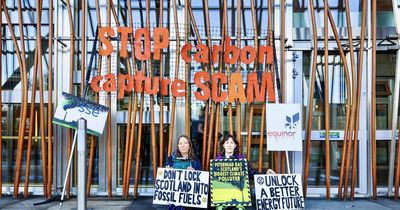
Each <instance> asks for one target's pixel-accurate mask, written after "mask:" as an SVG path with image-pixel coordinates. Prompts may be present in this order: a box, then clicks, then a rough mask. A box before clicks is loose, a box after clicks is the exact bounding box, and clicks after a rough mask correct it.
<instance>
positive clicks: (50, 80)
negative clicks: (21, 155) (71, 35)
mask: <svg viewBox="0 0 400 210" xmlns="http://www.w3.org/2000/svg"><path fill="white" fill-rule="evenodd" d="M53 29H54V27H53V0H49V55H48V56H49V64H48V74H49V77H48V80H47V84H48V102H47V151H48V153H47V159H48V160H47V162H48V165H47V194H48V196H47V197H48V198H49V197H50V196H51V194H52V184H53V122H52V117H53V36H54V35H53V34H54V33H53Z"/></svg>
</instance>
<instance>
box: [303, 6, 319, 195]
mask: <svg viewBox="0 0 400 210" xmlns="http://www.w3.org/2000/svg"><path fill="white" fill-rule="evenodd" d="M308 8H309V12H310V19H311V27H312V33H311V34H312V43H313V44H312V46H313V50H312V59H311V61H312V64H311V66H310V67H311V70H310V72H311V74H310V83H309V92H308V112H307V121H306V148H305V150H306V154H305V161H304V176H303V195H304V197H307V186H308V172H309V165H310V149H311V129H312V112H313V107H314V103H313V99H314V97H313V96H314V83H315V72H316V69H317V53H318V52H317V47H318V44H317V26H316V24H315V13H314V1H313V0H310V1H309V4H308Z"/></svg>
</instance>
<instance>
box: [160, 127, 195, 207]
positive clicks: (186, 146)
mask: <svg viewBox="0 0 400 210" xmlns="http://www.w3.org/2000/svg"><path fill="white" fill-rule="evenodd" d="M165 167H167V168H174V169H187V170H201V164H200V160H199V159H198V158H197V157H196V155H195V152H194V150H193V145H192V141H190V139H189V137H187V136H185V135H182V136H180V137H179V138H178V142H177V147H176V151H175V152H174V153H173V154H172V155H171V156H169V157H168V158H167V160H166V163H165ZM168 209H169V210H183V209H185V208H184V207H183V206H175V205H172V204H171V205H169V207H168Z"/></svg>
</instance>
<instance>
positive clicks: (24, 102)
mask: <svg viewBox="0 0 400 210" xmlns="http://www.w3.org/2000/svg"><path fill="white" fill-rule="evenodd" d="M3 8H4V13H5V16H6V19H7V24H8V27H9V29H10V34H11V38H12V40H13V44H14V48H15V50H16V54H17V58H18V64H19V66H20V69H21V83H22V97H21V102H22V103H21V113H20V124H19V133H18V145H17V161H16V170H15V179H14V193H13V194H14V197H17V196H18V189H19V181H20V173H21V163H22V152H23V144H24V142H23V140H24V135H25V123H26V122H25V121H26V109H27V100H28V95H27V89H28V87H27V76H26V62H25V59H22V57H21V56H23V57H24V58H25V41H24V35H23V27H22V24H23V19H22V8H21V2H20V1H19V2H18V18H19V30H20V33H21V35H20V43H21V49H22V52H21V51H20V50H19V46H18V44H17V38H16V36H15V33H14V29H13V26H12V25H11V20H10V16H9V14H8V9H7V5H6V2H5V1H3Z"/></svg>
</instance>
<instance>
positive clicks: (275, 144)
mask: <svg viewBox="0 0 400 210" xmlns="http://www.w3.org/2000/svg"><path fill="white" fill-rule="evenodd" d="M266 106H267V107H266V109H267V112H268V114H267V150H268V151H301V150H302V140H301V137H302V132H301V119H300V116H301V114H300V105H299V104H267V105H266Z"/></svg>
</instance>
